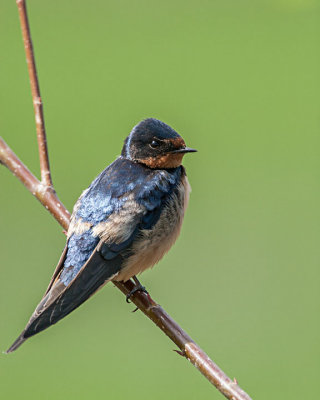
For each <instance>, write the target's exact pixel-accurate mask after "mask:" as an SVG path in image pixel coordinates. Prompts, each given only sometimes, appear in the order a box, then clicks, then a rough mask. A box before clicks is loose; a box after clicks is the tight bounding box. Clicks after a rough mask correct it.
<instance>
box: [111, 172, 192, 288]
mask: <svg viewBox="0 0 320 400" xmlns="http://www.w3.org/2000/svg"><path fill="white" fill-rule="evenodd" d="M190 190H191V188H190V185H189V182H188V179H187V177H186V176H184V177H183V178H182V181H181V183H180V185H179V186H178V188H177V190H176V191H175V193H173V195H172V196H171V198H170V199H169V201H168V204H167V206H166V207H165V208H164V210H163V212H162V213H161V216H160V218H159V220H158V222H157V223H156V225H155V226H154V227H153V229H150V230H144V231H142V233H141V237H140V238H139V239H138V240H137V242H136V243H135V244H134V246H133V255H132V256H130V257H129V258H128V260H127V261H126V263H125V265H124V266H123V268H122V270H121V271H120V272H119V273H118V274H117V275H116V277H114V278H113V279H114V280H117V281H127V280H128V279H130V278H131V277H132V276H134V275H137V274H139V273H141V272H143V271H144V270H146V269H147V268H149V267H152V266H153V265H155V264H156V263H157V262H158V261H160V260H161V258H162V257H163V256H164V255H165V253H167V252H168V251H169V250H170V248H171V246H172V245H173V244H174V242H175V241H176V240H177V238H178V236H179V233H180V229H181V225H182V222H183V217H184V213H185V210H186V208H187V205H188V200H189V195H190Z"/></svg>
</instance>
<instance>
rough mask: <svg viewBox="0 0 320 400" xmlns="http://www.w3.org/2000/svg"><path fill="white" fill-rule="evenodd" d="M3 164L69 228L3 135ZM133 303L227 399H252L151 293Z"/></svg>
mask: <svg viewBox="0 0 320 400" xmlns="http://www.w3.org/2000/svg"><path fill="white" fill-rule="evenodd" d="M0 163H1V164H3V165H4V166H6V167H7V168H8V169H9V170H10V171H11V172H12V173H13V174H14V175H15V176H16V177H17V178H18V179H20V181H21V182H22V183H23V184H24V185H25V187H26V188H27V189H28V190H29V191H30V192H31V193H32V194H33V195H34V196H35V197H36V198H37V199H38V200H39V201H40V202H41V204H43V205H44V206H45V208H46V209H47V210H48V211H49V212H51V214H52V215H53V216H54V218H55V219H56V220H57V221H58V222H59V224H60V225H61V226H62V227H63V228H64V229H68V226H69V218H70V214H69V212H68V211H67V210H66V209H65V207H64V205H63V204H62V203H61V202H60V200H59V199H58V197H57V196H56V194H55V193H54V192H52V191H50V189H49V188H44V187H43V186H42V183H41V182H40V181H39V180H38V179H37V178H36V177H35V176H34V175H33V174H32V173H31V172H30V171H29V170H28V168H27V167H26V166H25V165H24V164H23V163H22V162H21V161H20V160H19V158H18V157H17V156H16V155H15V154H14V153H13V151H12V150H11V149H10V148H9V146H8V145H7V144H6V143H5V141H4V140H3V139H1V138H0ZM114 284H115V285H116V286H117V287H118V289H120V290H121V291H122V292H123V293H124V294H125V295H127V294H128V293H130V292H131V290H132V289H133V287H134V283H133V282H132V281H127V282H126V283H123V282H114ZM131 300H132V302H133V303H134V304H135V305H136V306H137V307H138V308H139V309H140V310H141V311H142V312H143V313H144V314H145V315H146V316H147V317H148V318H150V319H151V321H153V322H154V323H155V324H156V325H157V326H158V327H159V328H160V329H161V330H162V331H163V332H164V333H165V334H166V335H167V336H168V337H169V339H171V340H172V341H173V342H174V343H175V344H176V345H177V346H178V347H179V349H180V352H179V354H181V355H182V356H184V357H186V358H187V359H188V360H189V361H190V362H191V363H192V364H193V365H194V366H195V367H196V368H197V369H198V370H199V371H200V372H201V373H202V374H203V375H204V376H205V377H206V378H207V379H208V380H209V382H211V383H212V384H213V385H214V386H215V387H216V388H217V389H218V390H219V391H220V392H221V393H222V394H223V395H225V397H226V398H227V399H230V400H251V399H250V397H249V396H248V395H247V394H246V393H245V392H244V391H243V390H242V389H241V388H240V387H239V386H238V384H237V382H236V381H235V380H231V379H230V378H229V377H228V376H227V375H226V374H225V373H224V372H223V371H222V370H221V369H220V368H219V367H218V366H217V364H215V363H214V362H213V361H212V360H211V359H210V358H209V357H208V356H207V355H206V353H205V352H204V351H203V350H202V349H201V348H200V347H199V346H198V345H197V344H196V343H195V342H194V341H193V340H192V339H191V337H190V336H189V335H188V334H187V333H186V332H185V331H184V330H183V329H182V328H181V327H180V326H179V325H178V324H177V323H176V322H175V321H174V320H173V319H172V318H171V317H170V316H169V315H168V314H167V313H166V312H165V310H164V309H163V308H162V307H161V306H160V305H159V304H157V303H156V302H155V301H154V300H153V299H152V298H151V297H150V296H149V295H147V294H145V293H143V292H136V293H135V294H134V295H133V296H132V297H131Z"/></svg>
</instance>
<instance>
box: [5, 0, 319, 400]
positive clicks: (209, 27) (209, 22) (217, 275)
mask: <svg viewBox="0 0 320 400" xmlns="http://www.w3.org/2000/svg"><path fill="white" fill-rule="evenodd" d="M0 4H1V16H2V18H1V25H0V38H1V39H0V40H1V48H2V51H1V79H0V82H1V115H2V118H1V135H2V136H3V137H4V139H5V140H6V141H7V142H8V144H9V145H10V146H11V147H12V148H13V149H14V150H15V151H16V153H17V154H18V155H19V156H20V157H21V158H22V160H23V161H24V162H25V163H26V164H27V165H28V166H29V168H30V169H31V170H32V171H34V173H36V174H38V155H37V147H36V136H35V127H34V116H33V108H32V101H31V96H30V88H29V81H28V75H27V68H26V63H25V55H24V49H23V44H22V40H21V32H20V26H19V22H18V14H17V10H16V5H15V2H14V1H13V0H12V1H5V0H1V3H0ZM28 5H29V15H30V22H31V29H32V35H33V41H34V46H35V52H36V58H37V66H38V71H39V77H40V85H41V92H42V98H43V100H44V110H45V118H46V126H47V133H48V142H49V151H50V161H51V165H52V173H53V178H54V183H55V185H56V189H57V192H58V195H59V197H60V198H61V200H62V201H63V202H64V203H65V205H66V206H67V207H68V208H69V210H71V208H72V206H73V203H74V201H75V200H76V199H77V197H78V196H79V194H80V193H81V191H82V190H83V189H84V188H86V187H87V186H88V184H89V183H90V182H91V180H92V179H93V178H94V177H95V176H96V175H97V174H98V173H99V172H100V171H101V170H102V169H103V168H104V167H105V166H106V165H108V164H109V163H110V162H111V161H113V160H114V158H115V157H116V156H117V155H118V154H119V152H120V149H121V146H122V141H123V139H124V138H125V136H126V135H127V134H128V133H129V131H130V129H131V128H132V126H133V125H135V124H136V123H137V122H138V121H139V120H141V119H143V118H145V117H149V116H153V117H156V118H159V119H161V120H163V121H165V122H167V123H168V124H170V125H172V126H173V127H174V128H175V129H176V130H177V131H178V132H180V133H181V134H182V135H183V137H184V138H185V139H186V142H187V144H188V145H189V146H192V147H195V148H197V149H198V150H199V152H198V153H197V154H195V155H190V156H187V157H186V158H185V165H186V167H187V170H188V174H189V179H190V182H191V184H192V187H193V192H192V196H191V201H190V205H189V209H188V213H187V216H186V220H185V223H184V227H183V230H182V234H181V237H180V238H179V241H178V242H177V244H176V245H175V246H174V248H173V249H172V251H171V252H170V253H169V254H168V255H167V256H166V257H165V258H164V260H163V261H162V262H161V265H159V266H157V267H156V268H154V270H153V271H149V272H146V273H145V274H144V275H143V277H142V281H143V283H145V285H146V286H147V288H148V289H149V290H150V292H151V294H152V296H153V297H154V298H155V299H156V300H158V301H159V302H160V304H161V305H162V306H164V308H165V309H166V310H167V311H168V312H169V313H170V314H171V315H172V316H173V317H174V318H175V319H176V320H177V321H178V322H179V323H180V324H181V325H182V327H184V328H185V329H186V330H187V332H188V333H189V334H190V335H191V336H192V337H193V338H194V339H195V340H196V341H197V342H198V343H199V344H200V345H201V346H202V347H203V349H204V350H205V351H207V352H208V354H209V355H210V356H211V357H212V358H213V359H214V360H215V361H216V362H217V363H218V364H219V365H220V366H221V368H223V369H224V370H225V371H226V372H227V373H228V374H229V375H230V376H231V377H233V376H235V377H236V378H237V379H238V381H239V383H240V385H241V386H242V387H243V388H244V389H246V390H247V391H248V393H249V394H250V395H251V396H252V397H253V398H254V399H260V400H264V399H271V398H272V399H274V398H279V399H290V400H292V399H301V398H315V393H316V391H318V380H319V372H320V368H319V356H320V354H319V353H320V351H319V350H320V346H319V233H320V232H319V227H320V225H319V222H320V215H319V214H320V211H319V210H320V207H319V204H320V186H319V179H320V176H319V175H320V174H319V171H320V165H319V164H320V163H319V144H320V143H319V108H320V95H319V89H320V88H319V67H320V65H319V64H320V63H319V61H320V58H319V37H320V36H319V34H320V32H319V31H320V29H319V26H320V25H319V23H320V13H319V11H320V10H319V9H320V7H319V2H318V1H313V0H273V1H272V0H270V1H259V2H256V1H253V0H243V1H236V0H233V1H231V0H230V1H178V0H174V1H162V2H158V1H128V0H123V1H100V0H94V1H91V2H87V1H79V0H78V1H75V0H69V1H67V2H66V1H62V0H55V1H48V0H47V1H43V0H42V1H40V0H30V1H29V4H28ZM0 179H1V197H0V207H1V214H0V215H1V217H0V218H1V224H0V243H1V269H0V279H1V282H2V284H1V291H0V318H1V330H0V347H1V350H5V349H6V348H7V347H8V346H9V345H10V344H11V343H12V341H13V340H14V339H15V338H16V336H17V335H18V334H19V333H20V331H21V330H22V328H23V327H24V325H25V323H26V321H27V320H28V318H29V316H30V314H31V312H32V311H33V309H34V307H35V305H36V304H37V302H38V301H39V299H40V298H41V296H42V294H43V292H44V290H45V288H46V286H47V284H48V281H49V279H50V276H51V273H52V272H53V270H54V267H55V264H56V262H57V260H58V258H59V256H60V253H61V250H62V248H63V246H64V241H65V237H64V235H63V234H62V233H61V228H60V226H59V225H58V224H57V223H56V221H55V220H54V219H53V218H52V217H51V216H50V215H49V214H48V213H47V212H46V211H45V209H43V208H42V206H41V205H40V204H39V203H38V202H37V201H36V200H35V199H34V198H33V197H32V196H31V195H30V194H29V193H28V192H27V191H26V190H25V189H24V188H23V186H22V185H21V184H20V183H19V182H18V180H17V179H15V178H14V177H13V176H12V175H11V174H10V173H9V172H8V171H7V170H6V169H5V168H0ZM132 309H133V306H132V305H127V304H126V303H125V301H124V297H123V295H122V294H121V293H120V292H119V291H118V290H117V289H115V288H114V287H112V285H108V286H107V287H105V288H104V289H103V290H102V291H100V292H99V293H98V294H97V295H96V296H94V297H93V298H92V299H91V300H90V301H89V302H87V303H86V304H85V305H84V306H83V307H81V308H80V309H79V310H77V311H76V312H74V313H72V315H70V316H69V317H68V318H66V319H64V320H63V321H62V322H60V323H59V324H58V325H56V326H54V327H53V328H50V329H49V330H47V331H45V332H44V333H42V334H40V335H38V336H36V337H34V338H33V339H31V340H30V341H28V342H27V343H26V344H25V345H23V347H21V349H19V351H17V352H16V353H14V354H12V355H10V356H5V355H0V376H1V378H0V396H1V397H2V398H8V399H20V398H24V399H48V400H53V399H68V400H71V399H88V398H92V399H97V400H98V399H106V398H110V399H121V400H122V399H126V398H130V399H131V400H134V399H148V398H153V399H163V398H168V399H221V398H222V395H220V394H219V393H218V392H217V391H216V390H215V389H214V388H213V387H211V386H210V385H209V383H208V382H206V381H205V379H204V378H203V377H202V376H201V375H200V374H199V373H198V372H197V371H196V370H195V369H194V368H193V367H192V366H191V365H189V364H188V363H187V362H186V361H184V360H183V359H182V358H181V357H178V356H177V355H176V353H174V352H173V351H172V349H173V348H174V346H173V344H172V343H171V342H170V341H169V340H168V339H167V338H166V337H165V336H164V335H163V334H162V333H161V332H160V331H159V330H157V329H156V328H155V327H154V325H153V324H152V323H150V322H149V320H147V319H146V318H145V317H144V316H143V315H142V314H141V313H139V312H137V313H135V314H132V313H131V310H132Z"/></svg>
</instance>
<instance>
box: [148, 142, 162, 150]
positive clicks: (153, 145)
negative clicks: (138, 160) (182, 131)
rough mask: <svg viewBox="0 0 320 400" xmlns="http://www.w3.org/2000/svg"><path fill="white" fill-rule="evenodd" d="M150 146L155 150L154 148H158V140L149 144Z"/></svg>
mask: <svg viewBox="0 0 320 400" xmlns="http://www.w3.org/2000/svg"><path fill="white" fill-rule="evenodd" d="M150 146H151V147H152V148H153V149H155V148H156V147H158V146H160V143H159V142H158V140H153V141H152V142H151V143H150Z"/></svg>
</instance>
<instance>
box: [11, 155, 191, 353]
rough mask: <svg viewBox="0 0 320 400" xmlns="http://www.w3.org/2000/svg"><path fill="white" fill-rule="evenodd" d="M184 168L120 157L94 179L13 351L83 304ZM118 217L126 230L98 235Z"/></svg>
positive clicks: (147, 224)
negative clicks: (157, 166) (165, 168)
mask: <svg viewBox="0 0 320 400" xmlns="http://www.w3.org/2000/svg"><path fill="white" fill-rule="evenodd" d="M182 173H183V170H182V169H181V168H177V169H175V170H172V171H162V170H150V169H149V168H146V167H143V166H141V165H140V164H135V163H133V162H130V161H128V160H126V159H123V158H121V157H120V158H119V159H117V160H116V161H115V162H114V163H113V164H111V165H110V166H109V167H108V168H107V169H106V170H104V171H103V172H102V173H101V174H100V175H99V176H98V177H97V178H96V179H95V180H94V181H93V183H92V184H91V185H90V187H89V188H88V189H87V190H86V191H85V192H84V193H83V195H82V196H81V197H80V199H79V201H78V202H77V204H76V206H75V208H74V212H73V216H72V220H73V221H75V223H74V232H73V231H72V230H71V232H69V240H68V243H67V246H66V248H65V250H64V252H63V255H62V257H61V259H60V262H59V264H58V266H57V268H56V271H55V273H54V276H53V279H52V281H51V283H50V285H49V287H48V290H47V292H46V294H45V296H44V298H43V299H42V301H41V302H40V303H39V305H38V307H37V308H36V310H35V312H34V314H33V315H32V317H31V319H30V321H29V322H28V324H27V326H26V328H25V330H24V331H23V332H22V334H21V335H20V336H19V338H18V339H17V340H16V342H15V343H14V344H13V345H12V346H11V348H10V349H9V351H13V350H15V349H16V348H17V347H18V346H20V345H21V344H22V343H23V341H24V340H26V338H28V337H30V336H33V335H34V334H36V333H38V332H40V331H42V330H44V329H46V328H47V327H48V326H50V325H52V324H55V323H56V322H58V321H59V320H60V319H62V318H63V317H65V316H66V315H67V314H69V313H70V312H71V311H73V310H74V309H75V308H77V307H79V306H80V305H81V304H82V303H83V302H84V301H85V300H87V299H88V298H89V297H90V296H91V295H92V294H93V293H95V292H96V291H97V290H98V289H99V288H100V287H101V286H102V285H104V284H105V283H106V282H108V281H109V280H111V279H112V278H113V277H114V276H115V275H116V274H117V273H118V272H119V271H120V270H121V267H122V265H123V262H124V260H125V259H126V257H128V255H129V254H130V246H131V245H132V243H133V241H134V239H135V237H136V235H137V234H138V233H139V231H140V230H141V229H151V228H152V227H153V226H154V225H155V224H156V222H157V220H158V219H159V216H160V214H161V211H162V209H163V207H165V205H166V201H167V199H168V196H170V194H171V192H172V191H173V190H174V188H175V187H176V186H177V184H178V183H179V181H180V178H181V174H182ZM130 201H131V203H129V202H130ZM126 204H129V205H130V206H129V207H127V209H128V210H127V212H123V210H126ZM132 205H133V206H132ZM141 209H142V210H143V212H141V213H140V212H139V211H137V210H141ZM137 215H138V217H137ZM115 217H116V218H120V225H119V226H121V228H123V227H125V229H124V230H123V229H122V230H121V229H119V232H120V231H121V232H122V236H121V235H120V237H117V229H115V236H114V237H113V240H112V241H110V240H109V241H108V240H107V241H105V240H104V239H101V238H100V236H99V235H97V236H95V235H94V229H95V228H96V227H97V226H99V224H102V223H108V222H110V220H112V218H115ZM79 221H80V222H79ZM118 223H119V221H118ZM81 224H82V225H81ZM127 225H128V226H127ZM77 229H78V232H77ZM123 231H125V232H126V235H125V238H124V236H123Z"/></svg>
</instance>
